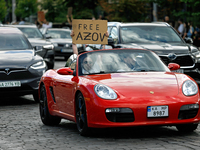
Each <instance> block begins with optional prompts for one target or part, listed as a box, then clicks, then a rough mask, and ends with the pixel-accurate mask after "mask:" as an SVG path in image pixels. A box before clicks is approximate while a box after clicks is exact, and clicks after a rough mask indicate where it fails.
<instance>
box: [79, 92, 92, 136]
mask: <svg viewBox="0 0 200 150" xmlns="http://www.w3.org/2000/svg"><path fill="white" fill-rule="evenodd" d="M76 124H77V128H78V131H79V133H80V135H82V136H87V135H89V131H90V128H89V127H88V126H87V114H86V106H85V100H84V97H83V95H82V94H81V93H79V94H78V96H77V97H76Z"/></svg>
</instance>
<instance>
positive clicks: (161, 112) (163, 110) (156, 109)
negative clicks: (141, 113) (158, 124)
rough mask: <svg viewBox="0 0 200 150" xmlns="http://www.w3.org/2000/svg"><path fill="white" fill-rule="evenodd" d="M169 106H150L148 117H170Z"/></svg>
mask: <svg viewBox="0 0 200 150" xmlns="http://www.w3.org/2000/svg"><path fill="white" fill-rule="evenodd" d="M168 115H169V114H168V106H167V105H164V106H148V107H147V117H168Z"/></svg>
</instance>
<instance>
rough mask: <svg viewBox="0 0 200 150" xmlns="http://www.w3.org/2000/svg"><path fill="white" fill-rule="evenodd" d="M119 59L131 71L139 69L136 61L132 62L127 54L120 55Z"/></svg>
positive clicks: (132, 59)
mask: <svg viewBox="0 0 200 150" xmlns="http://www.w3.org/2000/svg"><path fill="white" fill-rule="evenodd" d="M121 59H122V61H123V62H124V63H125V64H126V65H127V66H128V68H130V69H131V70H137V68H138V67H140V66H139V65H138V63H137V62H136V60H134V58H132V57H131V56H130V55H129V54H123V55H121Z"/></svg>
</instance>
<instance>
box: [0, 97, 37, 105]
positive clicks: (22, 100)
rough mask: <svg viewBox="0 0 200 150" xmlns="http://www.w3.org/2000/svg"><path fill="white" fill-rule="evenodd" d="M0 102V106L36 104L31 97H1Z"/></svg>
mask: <svg viewBox="0 0 200 150" xmlns="http://www.w3.org/2000/svg"><path fill="white" fill-rule="evenodd" d="M0 101H1V103H0V106H13V105H27V104H36V102H35V101H34V100H33V98H32V95H30V96H29V95H27V96H11V97H1V98H0Z"/></svg>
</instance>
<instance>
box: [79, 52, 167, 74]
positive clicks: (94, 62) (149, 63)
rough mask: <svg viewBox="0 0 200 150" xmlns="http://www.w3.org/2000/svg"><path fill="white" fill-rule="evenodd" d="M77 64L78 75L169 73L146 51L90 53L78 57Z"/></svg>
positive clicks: (151, 53) (155, 56) (160, 62)
mask: <svg viewBox="0 0 200 150" xmlns="http://www.w3.org/2000/svg"><path fill="white" fill-rule="evenodd" d="M78 62H79V67H78V68H79V75H88V74H99V73H101V74H102V73H119V72H147V71H159V72H160V71H169V69H168V68H167V66H166V65H165V64H164V63H163V62H162V61H161V60H160V58H159V57H158V56H157V55H156V54H154V53H153V52H151V51H146V50H131V49H126V50H121V49H120V50H106V51H91V52H89V53H84V54H82V55H80V56H79V61H78Z"/></svg>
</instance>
